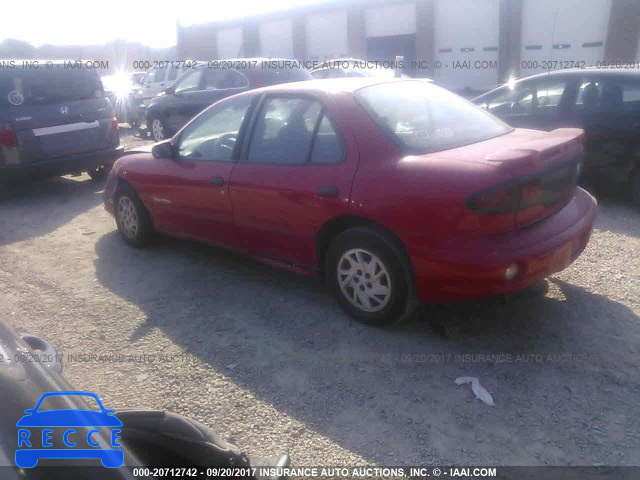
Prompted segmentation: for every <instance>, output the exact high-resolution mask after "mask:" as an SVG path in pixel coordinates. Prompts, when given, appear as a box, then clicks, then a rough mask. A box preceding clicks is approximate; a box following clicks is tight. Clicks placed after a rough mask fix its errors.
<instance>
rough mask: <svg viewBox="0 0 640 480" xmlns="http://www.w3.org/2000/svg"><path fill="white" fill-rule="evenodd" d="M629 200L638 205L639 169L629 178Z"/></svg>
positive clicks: (639, 203)
mask: <svg viewBox="0 0 640 480" xmlns="http://www.w3.org/2000/svg"><path fill="white" fill-rule="evenodd" d="M631 201H632V202H633V204H634V205H635V206H637V207H640V170H639V171H637V172H636V173H635V175H634V176H633V177H632V178H631Z"/></svg>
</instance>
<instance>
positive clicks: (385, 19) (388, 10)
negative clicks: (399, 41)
mask: <svg viewBox="0 0 640 480" xmlns="http://www.w3.org/2000/svg"><path fill="white" fill-rule="evenodd" d="M364 18H365V35H366V36H367V37H388V36H392V35H412V34H414V33H416V5H415V3H406V4H401V5H389V6H384V7H376V8H369V9H367V10H366V11H365V17H364Z"/></svg>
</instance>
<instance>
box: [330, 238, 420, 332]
mask: <svg viewBox="0 0 640 480" xmlns="http://www.w3.org/2000/svg"><path fill="white" fill-rule="evenodd" d="M326 261H327V264H326V272H327V282H328V284H329V285H330V288H331V290H332V292H333V294H334V296H335V298H336V300H337V301H338V304H339V305H340V306H341V307H342V309H343V310H344V311H345V312H346V313H347V314H348V315H349V316H350V317H352V318H353V319H355V320H357V321H359V322H362V323H366V324H368V325H373V326H388V325H392V324H394V323H396V322H398V321H400V320H402V319H404V318H407V316H406V315H404V313H405V312H406V309H407V307H408V305H409V302H412V298H411V295H412V294H411V292H413V290H414V289H413V288H412V287H413V285H411V284H410V282H413V279H412V278H411V275H410V274H409V273H408V272H410V271H411V268H410V265H409V264H408V263H409V262H408V260H407V259H406V255H404V254H403V252H401V250H400V248H399V247H397V246H396V243H395V242H394V241H393V239H392V238H390V236H389V235H388V234H386V233H384V232H382V231H380V230H378V229H376V228H371V227H356V228H352V229H349V230H347V231H345V232H343V233H341V234H340V235H338V236H337V237H336V238H335V239H334V240H333V242H332V243H331V245H330V246H329V249H328V251H327V255H326ZM376 261H377V265H376ZM363 265H364V268H359V266H363ZM339 270H340V271H341V272H342V273H340V275H339V273H338V272H339ZM347 270H349V271H350V272H351V274H347V273H346V271H347ZM339 277H340V280H341V281H342V282H343V283H344V286H343V287H341V286H340V283H341V281H340V280H339ZM375 277H379V278H378V280H375ZM385 290H386V292H387V293H386V294H385V293H381V292H384V291H385ZM378 293H380V294H378ZM367 303H368V305H367Z"/></svg>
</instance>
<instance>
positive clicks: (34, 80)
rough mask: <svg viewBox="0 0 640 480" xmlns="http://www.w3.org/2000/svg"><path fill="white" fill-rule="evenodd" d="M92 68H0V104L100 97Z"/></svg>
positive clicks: (38, 103)
mask: <svg viewBox="0 0 640 480" xmlns="http://www.w3.org/2000/svg"><path fill="white" fill-rule="evenodd" d="M104 96H105V94H104V87H103V85H102V82H101V81H100V77H99V76H98V73H97V72H96V71H95V70H89V69H85V68H64V67H63V66H55V67H54V68H51V69H38V70H35V69H34V70H28V69H12V70H6V69H3V70H0V105H3V106H5V105H13V106H18V105H23V104H24V105H42V104H48V103H55V102H68V101H73V100H87V99H95V98H101V97H104Z"/></svg>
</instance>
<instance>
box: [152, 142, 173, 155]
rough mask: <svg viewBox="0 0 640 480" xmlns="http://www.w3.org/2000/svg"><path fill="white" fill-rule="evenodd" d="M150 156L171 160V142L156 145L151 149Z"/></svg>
mask: <svg viewBox="0 0 640 480" xmlns="http://www.w3.org/2000/svg"><path fill="white" fill-rule="evenodd" d="M151 155H153V158H173V146H172V145H171V140H165V141H164V142H160V143H156V144H155V145H154V146H153V148H152V149H151Z"/></svg>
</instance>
